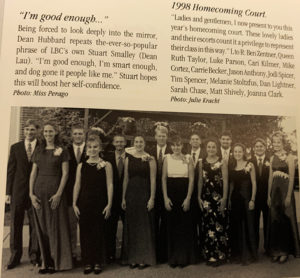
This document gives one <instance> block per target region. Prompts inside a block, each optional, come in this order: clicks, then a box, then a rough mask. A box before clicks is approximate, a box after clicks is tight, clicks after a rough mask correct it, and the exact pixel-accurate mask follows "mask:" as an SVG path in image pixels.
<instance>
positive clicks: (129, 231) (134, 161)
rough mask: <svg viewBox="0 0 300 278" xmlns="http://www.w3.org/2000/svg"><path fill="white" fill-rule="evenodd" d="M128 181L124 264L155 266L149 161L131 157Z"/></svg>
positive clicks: (123, 249)
mask: <svg viewBox="0 0 300 278" xmlns="http://www.w3.org/2000/svg"><path fill="white" fill-rule="evenodd" d="M128 179H129V180H128V185H127V190H126V195H125V200H126V210H125V222H124V230H123V247H122V252H123V253H122V262H123V263H124V264H126V263H127V264H147V265H155V264H156V254H155V231H154V209H152V210H151V211H148V209H147V203H148V201H149V199H150V193H151V190H150V165H149V161H143V160H142V159H141V158H137V157H134V156H132V155H130V154H128Z"/></svg>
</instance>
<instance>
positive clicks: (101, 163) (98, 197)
mask: <svg viewBox="0 0 300 278" xmlns="http://www.w3.org/2000/svg"><path fill="white" fill-rule="evenodd" d="M158 135H159V133H158ZM57 136H58V134H57V130H56V129H55V126H54V125H53V124H51V123H47V124H45V125H44V129H43V138H44V140H43V141H42V143H41V144H40V146H39V148H38V149H37V151H34V152H33V155H32V158H31V160H32V162H33V166H32V171H31V175H30V186H29V196H30V199H31V202H32V205H33V208H34V209H33V218H34V224H35V228H36V233H37V239H38V243H39V247H40V252H41V257H42V268H41V269H40V270H39V273H41V274H44V273H53V272H55V271H57V270H66V269H71V268H72V263H73V262H72V246H71V240H70V236H69V226H68V223H69V219H68V211H67V203H66V199H65V194H63V192H64V187H65V185H66V182H67V176H68V160H69V154H68V152H66V151H65V150H64V149H63V148H62V147H60V146H59V144H58V141H57ZM120 138H121V139H122V140H121V139H120ZM118 139H119V140H120V141H121V142H119V143H117V141H118ZM124 141H125V139H124V137H122V136H115V138H114V146H115V148H116V151H115V153H114V155H113V156H112V157H110V158H109V159H108V160H105V159H102V158H101V157H100V156H99V153H100V151H101V140H100V138H99V136H97V135H95V134H92V135H89V136H88V138H87V141H86V157H87V159H86V160H83V161H80V159H79V160H78V166H77V172H76V181H75V186H74V190H73V202H72V206H73V209H74V212H75V215H76V217H77V218H78V219H79V227H80V245H81V257H82V261H83V263H84V273H85V274H88V273H90V272H92V271H94V273H96V274H99V273H100V272H101V271H102V266H103V265H104V264H105V263H106V262H107V259H111V258H112V257H113V256H115V234H116V225H117V222H118V219H119V217H120V216H121V218H122V220H123V240H122V256H121V260H122V263H123V264H129V266H130V267H131V268H135V267H138V268H140V269H143V268H145V267H146V266H148V265H154V264H156V262H157V259H158V253H157V250H156V249H157V245H156V243H157V237H158V236H160V235H157V232H156V231H157V226H156V225H157V224H156V221H157V215H155V214H156V209H155V208H156V207H157V204H156V202H157V200H158V199H159V198H160V197H159V198H158V197H157V196H159V195H158V194H161V195H162V197H161V199H162V200H163V203H164V207H165V209H164V210H163V211H162V210H161V211H160V213H161V219H160V221H159V222H160V223H159V224H158V225H165V230H166V240H165V241H166V242H164V244H166V246H167V250H166V251H167V252H166V259H167V262H168V264H169V265H170V266H171V267H177V266H179V267H184V266H186V265H189V264H194V263H196V262H197V261H198V260H199V257H202V256H203V257H204V258H205V260H206V261H207V264H208V265H211V266H218V265H221V264H223V263H225V262H227V261H228V260H229V259H230V258H231V257H232V261H235V262H238V263H242V264H248V263H251V262H252V261H255V260H256V259H257V248H258V245H257V242H258V234H257V229H259V227H257V225H259V224H258V223H257V220H256V219H257V215H256V211H255V205H256V203H257V199H256V196H257V197H258V196H259V197H261V196H260V195H259V194H267V199H268V205H269V208H270V209H269V211H268V212H269V216H268V219H269V221H268V229H266V227H264V228H265V235H266V238H265V243H266V245H265V250H266V251H267V252H268V253H269V254H270V255H271V256H272V261H273V262H280V263H284V262H285V261H286V260H287V258H288V255H289V254H293V255H295V256H296V257H299V256H300V249H299V234H298V229H297V222H296V213H295V200H294V195H293V183H294V169H295V166H294V160H293V158H292V156H291V155H290V154H288V153H287V152H286V151H285V150H284V147H283V137H282V135H281V134H279V133H276V134H275V135H274V136H273V137H272V142H273V149H274V155H273V156H272V157H271V159H270V161H267V160H265V158H263V157H260V156H259V152H258V153H257V155H258V156H259V157H258V161H255V160H252V162H250V161H247V160H246V157H245V154H246V150H245V147H244V145H243V144H235V145H234V147H233V153H232V157H230V154H228V156H227V157H223V158H221V156H220V155H219V152H218V142H217V141H216V140H215V139H209V140H207V143H206V147H205V151H206V155H205V156H203V157H202V158H201V157H200V156H199V154H198V157H197V158H195V157H194V155H193V154H194V153H193V154H192V155H184V154H183V153H182V147H183V142H182V140H181V138H179V137H174V138H172V140H171V153H166V148H164V154H162V149H163V148H161V149H160V150H158V151H157V153H156V154H154V157H153V156H151V155H149V154H148V153H147V152H146V151H145V139H144V138H143V137H142V136H136V137H135V138H134V142H133V148H132V149H131V150H130V152H129V153H126V154H125V153H124V152H121V151H120V150H121V149H122V148H124V147H125V144H126V141H125V143H124ZM165 141H166V140H165ZM257 144H258V145H259V144H263V146H264V147H265V142H264V141H263V140H261V139H258V140H257V141H256V142H255V145H257ZM121 147H122V148H121ZM118 150H119V152H118ZM156 155H157V156H156ZM224 155H225V154H224ZM264 169H268V172H269V184H268V190H267V192H266V193H261V192H259V189H257V183H259V181H260V177H261V176H262V174H263V173H264ZM195 173H196V174H195ZM157 175H159V176H160V177H161V180H160V181H159V182H157ZM195 177H196V178H197V180H195ZM115 179H116V180H117V181H118V182H117V184H116V182H115ZM121 183H122V184H121ZM195 185H196V187H195ZM120 186H121V187H122V189H121V190H120ZM194 192H196V194H197V195H196V197H195V196H194V197H193V194H195V193H194ZM118 196H119V197H118ZM121 207H122V209H123V211H124V212H125V213H124V215H123V213H122V212H121ZM112 208H113V209H112ZM197 208H200V210H201V213H198V214H197V213H195V212H194V211H195V210H196V209H197ZM228 208H229V209H228ZM195 216H197V217H198V218H199V217H200V218H201V219H200V220H199V219H195ZM111 220H113V221H111ZM164 221H165V223H163V222H164ZM197 223H199V224H200V225H201V227H198V228H197ZM111 227H114V228H113V229H112V228H111ZM113 244H114V246H112V245H113Z"/></svg>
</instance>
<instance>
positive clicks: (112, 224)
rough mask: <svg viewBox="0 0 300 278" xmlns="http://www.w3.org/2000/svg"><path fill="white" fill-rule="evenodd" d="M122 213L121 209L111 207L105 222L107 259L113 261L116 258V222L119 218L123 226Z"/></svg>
mask: <svg viewBox="0 0 300 278" xmlns="http://www.w3.org/2000/svg"><path fill="white" fill-rule="evenodd" d="M124 215H125V213H124V211H123V210H122V209H121V207H120V206H119V207H112V209H111V215H110V217H109V218H108V220H107V222H106V228H105V230H106V243H107V246H106V250H107V256H108V259H113V260H114V259H115V258H116V238H117V231H118V222H119V219H120V218H121V220H122V223H123V225H124Z"/></svg>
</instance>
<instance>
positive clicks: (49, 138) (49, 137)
mask: <svg viewBox="0 0 300 278" xmlns="http://www.w3.org/2000/svg"><path fill="white" fill-rule="evenodd" d="M56 134H57V132H56V130H55V128H54V126H52V125H45V126H44V129H43V135H44V138H45V140H46V142H47V144H49V143H50V144H53V143H54V139H55V135H56Z"/></svg>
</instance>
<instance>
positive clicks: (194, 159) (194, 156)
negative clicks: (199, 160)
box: [193, 152, 196, 164]
mask: <svg viewBox="0 0 300 278" xmlns="http://www.w3.org/2000/svg"><path fill="white" fill-rule="evenodd" d="M195 161H196V153H195V152H193V162H194V164H195Z"/></svg>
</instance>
